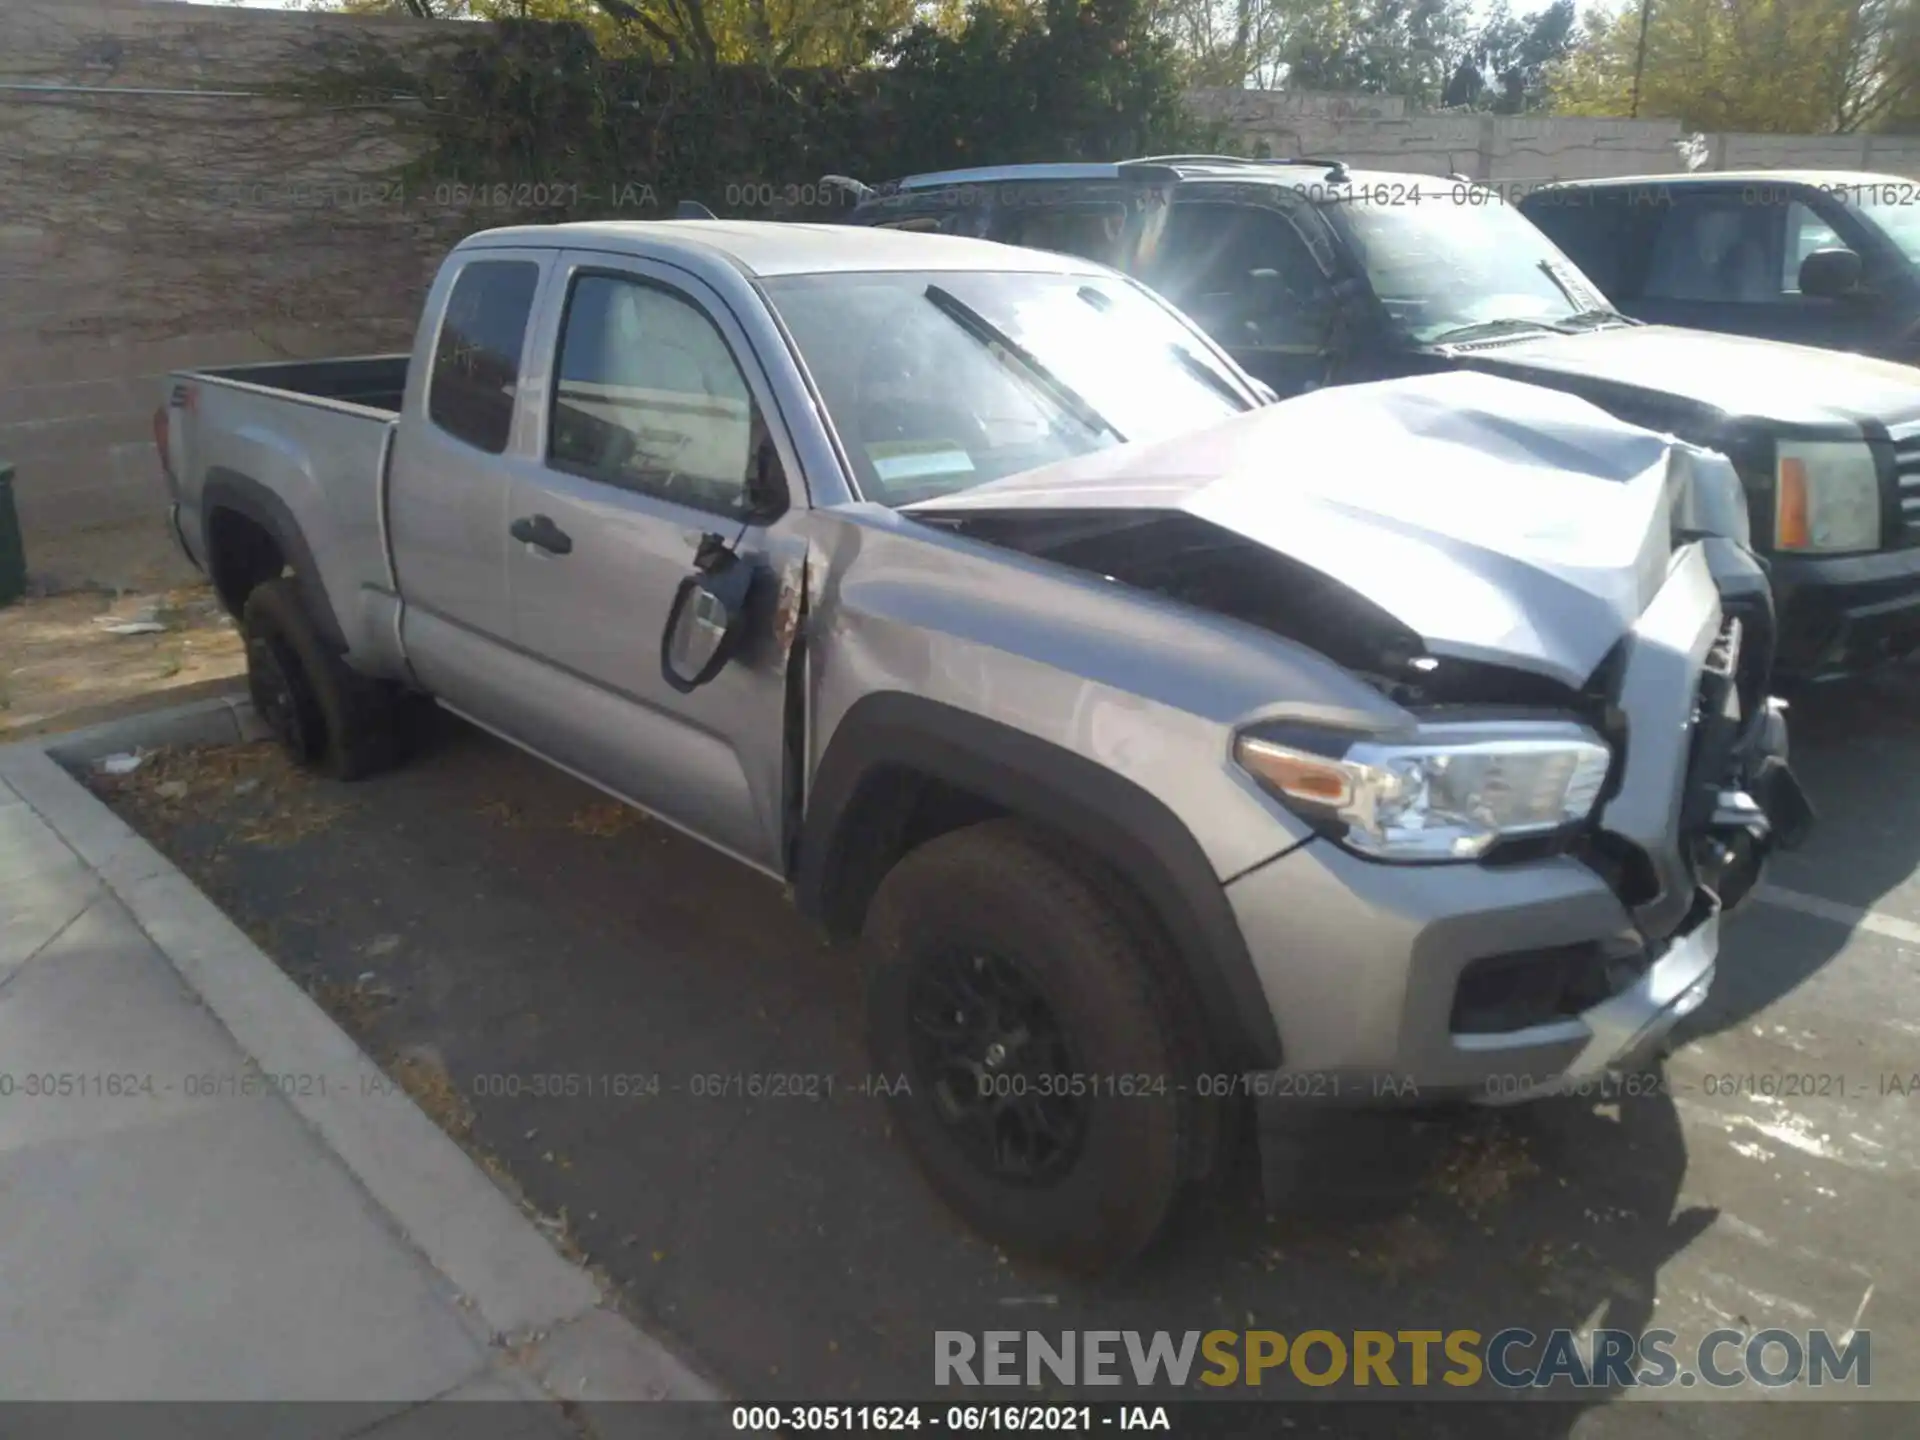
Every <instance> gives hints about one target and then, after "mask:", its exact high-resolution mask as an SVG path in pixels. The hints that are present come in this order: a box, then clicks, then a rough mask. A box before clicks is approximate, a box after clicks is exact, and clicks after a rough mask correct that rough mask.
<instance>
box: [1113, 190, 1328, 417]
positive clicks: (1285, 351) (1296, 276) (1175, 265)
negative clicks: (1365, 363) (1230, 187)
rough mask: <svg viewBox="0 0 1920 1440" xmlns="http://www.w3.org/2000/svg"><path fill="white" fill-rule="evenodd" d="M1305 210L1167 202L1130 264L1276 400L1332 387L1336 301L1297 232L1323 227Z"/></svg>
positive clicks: (1325, 274)
mask: <svg viewBox="0 0 1920 1440" xmlns="http://www.w3.org/2000/svg"><path fill="white" fill-rule="evenodd" d="M1324 224H1325V222H1324V221H1323V220H1321V219H1320V217H1319V215H1318V214H1316V213H1315V212H1314V210H1313V208H1312V206H1310V205H1306V204H1301V205H1298V206H1294V207H1292V208H1291V209H1290V210H1287V211H1282V210H1279V209H1273V208H1268V207H1266V206H1255V205H1245V204H1233V203H1228V202H1222V201H1213V200H1185V201H1182V200H1176V201H1175V202H1174V204H1173V205H1172V207H1171V209H1170V211H1169V213H1168V214H1167V216H1166V220H1165V224H1164V225H1162V226H1157V227H1155V233H1154V235H1153V238H1152V239H1151V241H1150V242H1148V245H1147V246H1146V247H1145V248H1143V250H1142V252H1141V253H1140V254H1139V255H1138V257H1137V259H1136V262H1135V263H1136V273H1138V275H1139V277H1140V278H1141V279H1142V280H1144V281H1145V282H1146V283H1147V284H1149V285H1151V286H1153V287H1154V289H1156V290H1158V291H1159V292H1160V293H1161V294H1163V295H1165V296H1166V297H1167V298H1168V299H1169V300H1171V301H1173V303H1174V304H1176V305H1178V306H1179V307H1180V308H1181V309H1183V310H1185V311H1186V312H1187V313H1188V314H1189V315H1191V316H1192V317H1193V318H1194V319H1195V320H1196V321H1198V322H1199V324H1200V325H1201V327H1202V328H1203V329H1205V330H1206V331H1207V332H1208V333H1209V334H1210V335H1212V336H1213V338H1214V339H1215V340H1217V341H1219V342H1220V344H1221V345H1222V346H1224V347H1225V348H1226V349H1227V351H1228V352H1229V353H1230V354H1232V356H1233V358H1234V359H1235V360H1237V361H1239V362H1240V365H1241V367H1242V368H1243V369H1245V370H1246V371H1247V373H1248V374H1250V375H1252V376H1253V377H1254V378H1255V379H1258V380H1263V381H1265V382H1266V383H1267V384H1268V385H1271V386H1272V387H1273V389H1274V390H1275V392H1276V393H1278V394H1279V395H1280V396H1282V397H1283V398H1284V397H1286V396H1288V395H1298V394H1301V393H1303V392H1305V391H1308V390H1314V389H1318V388H1319V387H1320V386H1322V385H1325V384H1328V383H1331V382H1333V381H1334V380H1335V379H1337V378H1338V377H1337V375H1336V371H1337V369H1338V366H1339V363H1340V361H1341V359H1342V353H1341V352H1342V349H1343V346H1342V340H1341V336H1342V321H1343V319H1344V318H1345V317H1344V315H1343V310H1342V301H1341V298H1340V294H1339V292H1338V290H1337V289H1336V288H1335V283H1334V277H1333V276H1332V275H1331V274H1329V273H1328V271H1327V268H1326V266H1325V265H1324V264H1323V262H1322V260H1321V259H1320V258H1318V257H1317V256H1316V254H1315V251H1316V249H1319V250H1320V252H1321V254H1324V255H1331V254H1332V253H1333V251H1332V246H1331V244H1330V243H1329V244H1327V245H1325V246H1314V245H1312V244H1310V243H1309V236H1308V234H1306V233H1303V228H1304V227H1322V226H1324Z"/></svg>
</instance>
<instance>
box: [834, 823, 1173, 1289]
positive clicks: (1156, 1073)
mask: <svg viewBox="0 0 1920 1440" xmlns="http://www.w3.org/2000/svg"><path fill="white" fill-rule="evenodd" d="M1111 884H1112V882H1109V881H1107V880H1105V879H1104V878H1103V877H1102V876H1101V875H1100V874H1099V873H1098V871H1097V870H1096V869H1095V868H1094V867H1090V866H1086V865H1079V864H1074V863H1072V862H1071V860H1070V859H1069V857H1066V856H1063V855H1062V854H1061V853H1060V849H1059V847H1058V845H1057V844H1053V843H1050V842H1048V841H1047V840H1044V839H1043V838H1042V837H1040V836H1038V835H1036V834H1034V833H1032V832H1031V831H1030V830H1028V829H1027V828H1026V827H1025V826H1023V825H1021V824H1020V823H1018V822H1015V821H1006V820H996V821H989V822H987V823H984V824H980V825H974V826H969V827H967V828H965V829H962V830H956V831H953V832H951V833H949V834H946V835H942V836H940V837H938V838H936V839H934V840H930V841H928V842H927V843H926V844H924V845H922V846H920V847H919V848H918V849H916V850H914V851H912V852H911V853H910V854H908V855H907V856H906V857H905V858H904V859H903V860H901V861H900V862H899V864H897V865H896V866H895V867H894V868H893V870H892V871H891V872H890V873H889V874H888V875H887V877H886V878H885V880H884V881H882V883H881V885H880V888H879V891H878V893H876V895H875V896H874V899H873V902H872V904H871V906H870V907H869V909H868V915H867V922H866V927H865V941H866V951H867V964H868V973H867V1012H868V1044H869V1048H870V1050H871V1052H872V1058H873V1061H874V1064H875V1066H876V1068H877V1069H878V1071H879V1073H880V1074H881V1075H882V1076H885V1077H888V1078H889V1080H892V1079H894V1078H895V1077H899V1076H905V1077H906V1079H907V1081H908V1085H907V1088H906V1089H905V1090H895V1091H893V1092H892V1093H891V1094H890V1095H889V1100H890V1103H891V1105H892V1107H893V1114H894V1118H895V1123H896V1126H897V1128H898V1130H899V1132H900V1134H901V1137H902V1139H903V1140H904V1142H905V1144H906V1146H907V1149H908V1150H909V1152H910V1153H911V1154H912V1155H913V1157H914V1159H915V1160H916V1161H917V1162H918V1164H919V1166H920V1168H921V1170H922V1171H923V1172H924V1174H925V1175H926V1177H927V1180H928V1181H929V1183H930V1184H931V1185H932V1186H933V1188H934V1190H935V1191H936V1192H937V1193H938V1194H939V1195H940V1196H941V1198H942V1199H944V1200H945V1201H946V1202H947V1204H948V1205H950V1206H951V1207H952V1208H953V1209H954V1210H955V1211H957V1212H958V1213H959V1214H960V1215H961V1217H962V1218H964V1219H965V1220H966V1221H967V1222H968V1223H969V1224H970V1225H972V1226H973V1228H974V1229H976V1230H977V1231H979V1232H980V1233H981V1234H982V1235H984V1236H985V1237H986V1238H987V1239H989V1240H991V1241H993V1242H994V1243H995V1244H997V1245H1000V1246H1002V1247H1003V1248H1005V1249H1007V1250H1009V1251H1012V1252H1015V1253H1018V1254H1021V1255H1024V1256H1027V1257H1030V1258H1033V1259H1037V1260H1040V1261H1043V1262H1047V1263H1051V1264H1054V1265H1058V1266H1060V1267H1062V1268H1064V1269H1068V1270H1073V1271H1078V1272H1082V1273H1101V1272H1105V1271H1109V1270H1112V1269H1115V1268H1117V1267H1119V1266H1121V1265H1124V1264H1125V1263H1126V1262H1128V1261H1130V1260H1132V1259H1134V1258H1135V1257H1137V1256H1138V1255H1140V1254H1141V1253H1142V1252H1143V1251H1145V1250H1146V1249H1147V1248H1148V1247H1149V1246H1150V1245H1151V1244H1152V1243H1153V1241H1154V1240H1155V1239H1156V1238H1157V1237H1158V1236H1159V1234H1160V1233H1161V1231H1162V1230H1163V1229H1164V1228H1165V1227H1166V1225H1167V1222H1168V1221H1169V1219H1170V1218H1171V1217H1172V1216H1173V1214H1174V1213H1175V1212H1176V1210H1177V1208H1178V1206H1179V1202H1180V1200H1181V1198H1182V1196H1183V1194H1184V1193H1185V1191H1186V1189H1187V1186H1188V1182H1189V1180H1190V1179H1191V1178H1192V1177H1193V1176H1194V1174H1195V1172H1196V1171H1197V1170H1199V1169H1203V1168H1205V1162H1204V1160H1203V1159H1202V1158H1201V1157H1202V1152H1203V1151H1204V1149H1205V1148H1206V1146H1207V1141H1208V1138H1209V1132H1208V1127H1207V1126H1206V1125H1205V1124H1204V1123H1203V1120H1204V1117H1202V1116H1201V1115H1200V1114H1199V1113H1198V1108H1197V1107H1198V1104H1199V1102H1198V1100H1197V1098H1196V1096H1195V1094H1194V1091H1193V1086H1192V1085H1191V1084H1190V1080H1191V1072H1192V1071H1193V1070H1194V1068H1195V1065H1196V1062H1197V1059H1198V1057H1197V1054H1196V1051H1195V1044H1194V1041H1193V1039H1192V1036H1193V1035H1194V1034H1195V1031H1194V1028H1193V1027H1192V1025H1191V1024H1190V1023H1189V1020H1188V1016H1187V1015H1186V1013H1185V1012H1184V1010H1183V1007H1182V1005H1181V1001H1180V997H1179V993H1178V991H1177V989H1176V988H1175V987H1172V986H1170V985H1168V984H1167V983H1165V977H1164V976H1163V975H1162V974H1161V973H1159V969H1158V967H1157V966H1156V964H1155V959H1156V954H1155V951H1154V944H1155V941H1154V939H1153V937H1152V936H1150V935H1147V934H1142V933H1140V928H1139V927H1138V926H1137V925H1132V926H1130V925H1129V924H1128V923H1127V917H1128V916H1129V907H1128V906H1127V905H1126V904H1125V903H1124V900H1123V899H1122V898H1121V897H1119V896H1116V895H1114V894H1112V893H1110V890H1111Z"/></svg>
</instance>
